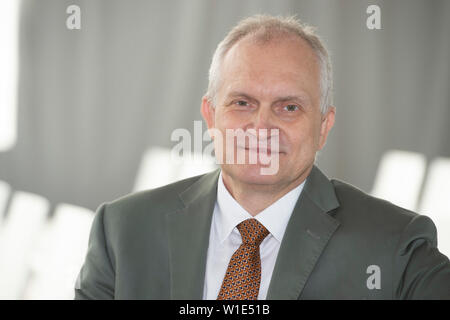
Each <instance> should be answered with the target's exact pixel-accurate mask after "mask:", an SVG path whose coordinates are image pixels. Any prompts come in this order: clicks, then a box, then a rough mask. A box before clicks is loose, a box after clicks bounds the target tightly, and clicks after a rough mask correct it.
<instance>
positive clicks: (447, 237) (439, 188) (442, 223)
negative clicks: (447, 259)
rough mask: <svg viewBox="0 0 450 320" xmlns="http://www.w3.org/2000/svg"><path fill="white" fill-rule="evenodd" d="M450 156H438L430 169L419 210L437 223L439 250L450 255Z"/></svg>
mask: <svg viewBox="0 0 450 320" xmlns="http://www.w3.org/2000/svg"><path fill="white" fill-rule="evenodd" d="M449 195H450V158H437V159H435V160H433V161H432V163H431V164H430V168H429V170H428V175H427V179H426V182H425V187H424V192H423V196H422V200H421V203H420V207H419V212H420V213H422V214H425V215H428V216H430V218H431V219H432V220H433V222H434V223H435V225H436V229H437V233H438V248H439V250H440V251H441V252H442V253H444V254H446V255H447V256H450V200H449Z"/></svg>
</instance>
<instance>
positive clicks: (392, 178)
mask: <svg viewBox="0 0 450 320" xmlns="http://www.w3.org/2000/svg"><path fill="white" fill-rule="evenodd" d="M425 169H426V158H425V156H424V155H423V154H420V153H416V152H409V151H402V150H390V151H388V152H386V153H385V154H384V155H383V157H382V158H381V161H380V165H379V166H378V171H377V175H376V177H375V182H374V187H373V190H372V195H373V196H375V197H379V198H383V199H385V200H388V201H391V202H392V203H394V204H396V205H398V206H400V207H403V208H406V209H409V210H416V207H417V199H418V197H419V194H420V190H421V188H422V182H423V178H424V175H425Z"/></svg>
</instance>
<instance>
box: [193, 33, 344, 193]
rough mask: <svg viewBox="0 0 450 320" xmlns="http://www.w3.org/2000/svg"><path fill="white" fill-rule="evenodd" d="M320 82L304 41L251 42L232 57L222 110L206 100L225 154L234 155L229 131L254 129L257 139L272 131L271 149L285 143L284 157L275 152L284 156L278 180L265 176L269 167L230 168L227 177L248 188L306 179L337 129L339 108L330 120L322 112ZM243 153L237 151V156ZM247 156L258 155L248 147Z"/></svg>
mask: <svg viewBox="0 0 450 320" xmlns="http://www.w3.org/2000/svg"><path fill="white" fill-rule="evenodd" d="M319 76H320V69H319V62H318V60H317V58H316V56H315V54H314V52H313V51H312V49H311V48H310V47H309V45H308V44H307V43H306V42H304V41H303V40H301V39H298V38H293V37H290V38H286V39H275V40H271V41H269V42H268V43H265V44H260V43H256V42H255V41H253V39H251V38H245V39H243V40H241V41H239V42H238V43H237V44H236V45H235V46H233V47H232V48H231V49H230V50H229V51H228V53H227V54H226V56H225V58H224V61H223V64H222V67H221V79H220V86H219V89H218V91H217V96H216V106H214V107H213V106H212V105H211V104H210V103H209V102H208V101H207V99H206V98H204V99H203V103H202V114H203V116H204V118H205V120H206V122H207V124H208V128H214V129H216V130H219V131H220V132H221V133H222V136H223V137H224V139H223V144H224V145H223V148H224V153H225V154H227V153H229V152H230V150H227V146H226V143H225V142H226V138H225V137H226V130H227V129H233V130H236V129H242V130H244V131H251V130H249V129H253V130H255V131H256V132H257V133H258V132H260V131H259V130H260V129H267V133H268V137H269V138H268V140H269V141H267V145H268V146H269V147H270V145H271V142H270V140H271V139H278V141H279V152H278V154H275V152H276V151H275V150H271V155H272V157H274V156H275V155H277V156H278V159H279V168H278V170H277V171H276V172H275V173H274V174H271V175H262V174H261V168H262V167H267V165H264V164H262V163H260V162H258V163H256V164H255V163H253V164H249V163H245V164H236V163H233V164H227V163H224V164H222V170H223V174H224V175H228V176H229V177H231V178H232V179H233V180H238V181H240V182H242V183H247V184H271V185H287V184H290V183H292V182H294V181H295V180H296V179H300V178H301V180H303V179H304V178H305V177H306V176H305V175H307V174H308V173H309V170H310V169H311V167H312V165H313V163H314V158H315V154H316V152H317V151H318V150H320V149H321V148H322V147H323V146H324V144H325V141H326V137H327V134H328V132H329V130H330V129H331V127H332V126H333V123H334V112H335V111H334V108H330V109H329V111H328V112H327V113H326V114H325V115H322V114H321V112H320V85H319ZM272 129H278V134H276V136H275V135H274V136H271V133H274V132H276V131H274V130H272ZM258 138H260V136H259V135H258ZM217 142H218V141H217V140H216V154H217V147H218V146H217ZM219 142H220V141H219ZM240 147H242V146H236V145H234V146H233V148H234V151H233V152H234V154H236V153H237V152H238V151H239V150H238V149H239V148H240ZM246 147H248V145H246ZM241 151H242V149H241ZM244 152H246V153H249V152H254V151H251V150H246V149H245V147H244ZM258 152H259V151H257V154H258ZM247 156H248V154H247ZM246 159H247V160H248V159H249V158H248V157H246ZM223 162H225V160H224V159H223ZM223 162H222V163H223Z"/></svg>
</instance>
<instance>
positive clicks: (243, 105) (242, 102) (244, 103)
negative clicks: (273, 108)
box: [235, 100, 249, 107]
mask: <svg viewBox="0 0 450 320" xmlns="http://www.w3.org/2000/svg"><path fill="white" fill-rule="evenodd" d="M235 104H237V105H238V106H240V107H247V106H248V105H249V104H248V102H247V101H245V100H238V101H236V102H235Z"/></svg>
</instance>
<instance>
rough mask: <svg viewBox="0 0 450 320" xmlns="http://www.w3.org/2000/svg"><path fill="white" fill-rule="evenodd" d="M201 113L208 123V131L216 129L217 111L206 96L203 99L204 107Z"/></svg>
mask: <svg viewBox="0 0 450 320" xmlns="http://www.w3.org/2000/svg"><path fill="white" fill-rule="evenodd" d="M200 112H201V114H202V116H203V119H205V121H206V125H207V126H208V129H212V128H214V125H215V121H214V118H215V109H214V106H213V104H212V103H211V101H209V99H208V98H207V97H206V96H203V98H202V106H201V108H200Z"/></svg>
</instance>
